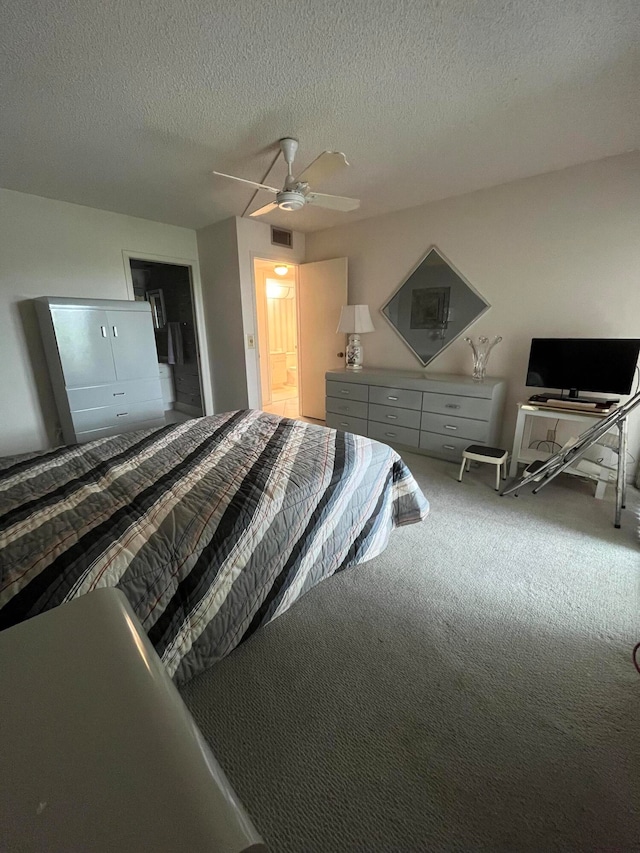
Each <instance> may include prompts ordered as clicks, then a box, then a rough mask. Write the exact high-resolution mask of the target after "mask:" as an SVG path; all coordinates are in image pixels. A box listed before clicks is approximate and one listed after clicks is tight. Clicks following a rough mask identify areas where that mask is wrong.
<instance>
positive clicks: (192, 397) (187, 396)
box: [176, 391, 202, 409]
mask: <svg viewBox="0 0 640 853" xmlns="http://www.w3.org/2000/svg"><path fill="white" fill-rule="evenodd" d="M176 401H177V402H178V403H184V404H185V406H195V407H196V408H199V409H201V408H202V397H201V396H200V392H199V391H198V393H197V394H196V393H189V392H188V391H176Z"/></svg>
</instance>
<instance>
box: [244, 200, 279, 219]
mask: <svg viewBox="0 0 640 853" xmlns="http://www.w3.org/2000/svg"><path fill="white" fill-rule="evenodd" d="M277 207H278V205H277V204H276V203H275V201H270V202H269V204H265V205H264V207H259V208H258V209H257V210H254V211H253V213H250V214H249V216H262V214H263V213H271V211H272V210H276V209H277Z"/></svg>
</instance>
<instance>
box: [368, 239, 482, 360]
mask: <svg viewBox="0 0 640 853" xmlns="http://www.w3.org/2000/svg"><path fill="white" fill-rule="evenodd" d="M490 307H491V306H490V305H489V303H488V302H487V301H486V299H484V298H483V297H482V296H481V295H480V294H479V293H478V291H477V290H475V288H473V287H472V286H471V285H470V284H469V282H468V281H466V280H465V279H464V278H463V277H462V276H461V275H460V273H459V272H457V270H455V269H454V268H453V266H452V265H451V264H450V263H449V261H448V260H447V259H446V258H445V257H444V255H442V253H441V252H439V251H438V250H437V249H436V248H435V247H432V248H430V249H429V251H428V252H427V254H426V256H425V257H424V259H423V260H422V261H420V263H419V264H418V266H417V267H416V268H415V269H414V270H413V272H411V273H410V274H409V276H408V277H407V278H406V279H405V280H404V281H403V282H402V284H401V285H400V287H399V288H398V289H397V290H396V292H395V293H394V294H393V296H392V297H391V299H390V300H389V301H388V302H387V303H386V305H383V306H382V308H381V311H382V313H383V314H384V316H385V317H386V318H387V320H388V321H389V322H390V323H391V325H392V326H393V328H394V329H395V330H396V332H397V333H398V334H399V335H400V337H401V338H402V340H403V341H404V342H405V344H406V345H407V346H408V347H409V349H410V350H411V351H412V352H413V354H414V355H415V356H417V358H418V359H419V360H420V363H421V364H422V366H423V367H426V365H427V364H429V362H430V361H432V360H433V359H434V358H435V357H436V356H437V355H438V354H439V353H441V352H442V350H443V349H445V348H446V347H448V346H449V344H450V343H453V341H455V339H456V338H457V337H459V336H460V335H461V334H462V333H463V332H464V331H465V330H466V329H467V328H468V327H469V326H470V325H471V323H473V322H474V321H475V320H477V319H478V317H480V315H481V314H484V312H485V311H486V310H487V309H488V308H490Z"/></svg>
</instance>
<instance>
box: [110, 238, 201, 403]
mask: <svg viewBox="0 0 640 853" xmlns="http://www.w3.org/2000/svg"><path fill="white" fill-rule="evenodd" d="M122 260H123V263H124V276H125V281H126V284H127V297H128V299H130V300H132V301H134V299H135V295H134V290H133V277H132V275H131V264H130V263H129V262H130V261H131V260H134V261H151V262H155V263H157V264H173V265H174V266H180V267H188V269H189V279H190V284H191V302H192V305H193V313H194V317H195V321H196V344H197V346H198V364H199V366H200V387H201V390H202V402H203V403H204V413H205V415H213V414H214V405H213V385H212V383H211V369H210V362H209V347H208V346H207V333H206V325H205V315H204V304H203V300H202V280H201V278H200V265H199V264H198V261H197V260H195V259H194V258H176V257H171V256H168V255H153V254H151V253H150V252H137V251H134V250H132V249H123V250H122Z"/></svg>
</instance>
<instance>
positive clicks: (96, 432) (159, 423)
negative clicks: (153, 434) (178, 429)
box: [76, 417, 165, 444]
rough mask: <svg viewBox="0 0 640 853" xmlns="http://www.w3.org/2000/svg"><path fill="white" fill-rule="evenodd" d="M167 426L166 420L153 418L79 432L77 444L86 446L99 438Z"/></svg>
mask: <svg viewBox="0 0 640 853" xmlns="http://www.w3.org/2000/svg"><path fill="white" fill-rule="evenodd" d="M163 426H165V419H164V417H162V418H152V419H151V420H148V421H136V423H130V424H127V425H125V424H119V425H118V426H111V427H103V428H102V429H92V430H88V431H87V432H77V433H76V442H77V443H78V444H86V442H87V441H95V440H96V439H97V438H107V437H108V436H110V435H120V433H123V432H134V431H135V430H139V429H160V427H163Z"/></svg>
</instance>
